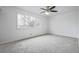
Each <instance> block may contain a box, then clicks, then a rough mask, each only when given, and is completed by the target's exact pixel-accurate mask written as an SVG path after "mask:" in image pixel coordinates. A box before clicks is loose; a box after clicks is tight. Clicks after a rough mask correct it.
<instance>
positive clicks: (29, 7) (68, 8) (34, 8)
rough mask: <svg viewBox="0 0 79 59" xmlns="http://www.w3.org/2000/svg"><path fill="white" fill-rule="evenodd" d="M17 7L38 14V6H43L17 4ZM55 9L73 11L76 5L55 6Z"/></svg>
mask: <svg viewBox="0 0 79 59" xmlns="http://www.w3.org/2000/svg"><path fill="white" fill-rule="evenodd" d="M18 7H19V8H22V9H24V10H28V11H30V12H33V13H37V14H40V12H41V11H42V10H41V9H40V8H41V7H45V6H18ZM55 9H56V10H58V13H64V12H70V11H74V10H76V9H77V7H76V6H56V8H55ZM52 14H55V13H52Z"/></svg>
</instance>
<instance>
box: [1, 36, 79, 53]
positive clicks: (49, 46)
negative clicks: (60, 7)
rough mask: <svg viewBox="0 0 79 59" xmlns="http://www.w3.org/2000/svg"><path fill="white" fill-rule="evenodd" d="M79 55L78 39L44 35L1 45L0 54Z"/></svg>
mask: <svg viewBox="0 0 79 59" xmlns="http://www.w3.org/2000/svg"><path fill="white" fill-rule="evenodd" d="M24 52H26V53H77V52H78V39H76V38H69V37H64V36H56V35H44V36H39V37H35V38H31V39H25V40H22V41H16V42H11V43H7V44H2V45H0V53H24Z"/></svg>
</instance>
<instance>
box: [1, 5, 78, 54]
mask: <svg viewBox="0 0 79 59" xmlns="http://www.w3.org/2000/svg"><path fill="white" fill-rule="evenodd" d="M78 21H79V6H0V53H79V48H78V47H79V43H78V42H79V39H78V38H79V36H78V33H79V31H78V29H79V23H78Z"/></svg>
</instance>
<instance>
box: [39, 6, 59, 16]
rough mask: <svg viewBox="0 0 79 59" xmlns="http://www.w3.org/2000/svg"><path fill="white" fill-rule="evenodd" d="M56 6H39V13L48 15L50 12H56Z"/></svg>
mask: <svg viewBox="0 0 79 59" xmlns="http://www.w3.org/2000/svg"><path fill="white" fill-rule="evenodd" d="M55 8H56V6H46V8H40V9H41V10H42V12H40V14H46V15H49V14H50V13H51V12H58V11H57V10H55Z"/></svg>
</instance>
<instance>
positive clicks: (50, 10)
mask: <svg viewBox="0 0 79 59" xmlns="http://www.w3.org/2000/svg"><path fill="white" fill-rule="evenodd" d="M50 11H51V12H58V11H57V10H50Z"/></svg>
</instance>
